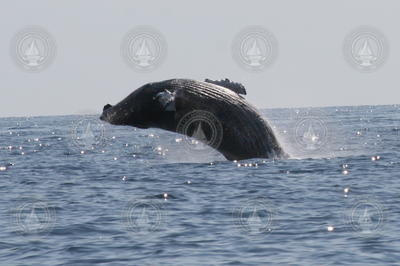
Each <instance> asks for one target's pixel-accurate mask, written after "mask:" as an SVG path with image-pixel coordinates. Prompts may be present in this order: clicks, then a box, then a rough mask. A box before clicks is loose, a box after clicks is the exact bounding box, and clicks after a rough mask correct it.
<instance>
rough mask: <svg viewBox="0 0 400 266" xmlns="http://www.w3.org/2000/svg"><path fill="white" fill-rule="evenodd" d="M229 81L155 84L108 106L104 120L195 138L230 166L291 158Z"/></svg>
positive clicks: (239, 88) (236, 85)
mask: <svg viewBox="0 0 400 266" xmlns="http://www.w3.org/2000/svg"><path fill="white" fill-rule="evenodd" d="M242 95H246V89H245V87H244V86H243V85H242V84H240V83H236V82H232V81H230V80H229V79H225V80H219V81H218V80H216V81H214V80H209V79H206V80H205V81H204V82H202V81H196V80H191V79H170V80H165V81H160V82H151V83H147V84H145V85H143V86H142V87H140V88H138V89H136V90H135V91H133V92H132V93H131V94H130V95H128V96H127V97H126V98H125V99H123V100H122V101H121V102H119V103H118V104H116V105H114V106H112V105H110V104H107V105H105V106H104V108H103V113H102V115H101V116H100V119H101V120H103V121H106V122H108V123H110V124H112V125H127V126H133V127H138V128H160V129H164V130H168V131H172V132H176V133H179V134H182V135H186V136H189V137H192V138H196V139H198V140H199V141H200V142H202V143H204V144H206V145H208V146H210V147H212V148H214V149H215V150H217V151H219V152H220V153H221V154H222V155H223V156H224V157H225V158H226V159H228V160H244V159H250V158H285V157H287V154H286V153H285V152H284V151H283V149H282V148H281V146H280V145H279V143H278V140H277V138H276V136H275V135H274V133H273V130H272V128H271V127H270V126H269V125H268V123H267V122H266V121H265V120H264V119H263V117H262V115H261V114H260V113H259V112H258V111H257V109H256V108H255V107H253V106H252V105H251V104H249V103H248V102H247V101H246V100H245V99H244V97H243V96H242Z"/></svg>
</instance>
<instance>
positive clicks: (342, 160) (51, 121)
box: [0, 105, 400, 266]
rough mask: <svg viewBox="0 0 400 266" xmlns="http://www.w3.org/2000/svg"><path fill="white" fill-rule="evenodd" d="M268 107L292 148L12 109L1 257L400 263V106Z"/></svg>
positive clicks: (81, 261) (0, 125) (4, 150)
mask: <svg viewBox="0 0 400 266" xmlns="http://www.w3.org/2000/svg"><path fill="white" fill-rule="evenodd" d="M263 114H265V117H266V119H267V120H268V121H269V123H270V124H271V125H272V126H273V128H274V131H275V132H276V134H277V136H278V137H279V140H280V143H281V144H282V146H283V148H284V150H285V151H286V152H287V153H289V154H290V155H291V157H290V158H289V159H282V160H273V159H252V160H246V161H238V162H231V161H226V160H225V159H224V158H223V157H222V156H220V155H218V154H216V153H215V152H213V151H212V150H207V148H205V147H204V145H203V144H201V142H200V143H199V142H196V141H193V139H187V138H185V137H183V136H181V135H178V134H174V133H170V132H165V131H161V130H157V129H134V128H133V127H122V126H110V125H105V124H103V123H102V122H101V121H100V120H99V119H98V115H97V116H96V115H92V116H88V115H73V116H51V117H20V118H0V178H1V182H0V195H1V197H0V217H1V218H0V265H7V266H9V265H94V264H96V265H400V222H399V221H400V182H399V180H400V106H398V105H390V106H361V107H330V108H318V109H267V110H263ZM196 145H200V146H199V148H197V146H196ZM201 145H203V146H201Z"/></svg>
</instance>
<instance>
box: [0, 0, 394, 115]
mask: <svg viewBox="0 0 400 266" xmlns="http://www.w3.org/2000/svg"><path fill="white" fill-rule="evenodd" d="M238 2H239V1H236V3H235V1H232V0H224V1H222V0H219V1H204V0H203V1H187V0H186V1H183V0H182V1H176V0H169V1H151V0H150V1H149V0H148V1H134V0H129V1H116V0H112V1H111V0H108V1H100V0H85V1H82V0H75V1H73V0H68V1H66V0H65V1H54V0H47V1H44V0H35V1H32V0H26V1H21V0H19V1H11V0H8V1H3V2H2V8H1V9H0V32H1V39H0V59H1V60H0V80H1V82H0V90H1V93H2V94H1V97H0V106H1V109H0V116H16V115H19V116H25V115H58V114H77V113H82V112H86V111H93V112H99V113H100V111H101V110H102V107H103V105H104V104H106V103H111V104H114V103H116V102H118V101H119V100H121V99H122V98H123V97H125V96H126V95H128V94H129V93H130V92H131V91H133V90H134V89H135V88H137V87H139V86H141V85H143V84H144V83H147V82H151V81H158V80H164V79H170V78H192V79H199V80H202V79H204V78H212V79H220V78H226V77H227V78H230V79H231V80H234V81H237V82H242V83H243V84H244V85H245V86H246V88H247V92H248V95H247V99H248V100H249V101H250V102H252V103H253V104H255V105H256V106H258V107H261V108H270V107H271V108H272V107H299V106H332V105H363V104H392V103H399V102H400V100H399V95H400V93H399V90H400V86H399V84H400V74H399V70H400V63H399V62H400V33H399V29H398V26H399V23H400V19H399V10H400V1H398V0H392V1H390V0H385V1H378V0H370V1H368V0H357V1H356V0H331V1H323V0H301V1H298V0H292V1H289V0H279V1H278V0H275V1H266V0H260V1H255V0H250V1H240V3H238ZM31 25H37V26H41V27H42V28H44V29H46V30H47V31H48V32H49V33H50V34H51V36H52V37H53V38H54V40H55V42H56V50H57V53H56V56H55V57H54V61H53V62H52V63H51V64H49V65H48V66H47V68H45V69H44V70H43V71H41V72H38V73H29V72H27V71H24V70H23V69H21V67H19V66H18V65H17V64H16V59H15V56H14V55H12V52H10V51H15V47H13V45H14V44H12V40H13V38H15V36H16V34H17V33H18V32H19V31H20V30H23V29H24V28H26V27H27V26H31ZM138 25H150V26H152V27H153V28H155V29H157V30H158V31H159V32H161V33H162V35H163V36H164V38H165V41H166V43H167V47H165V48H167V54H166V58H165V60H164V62H163V63H162V64H161V65H160V66H159V67H158V68H156V69H154V70H153V71H150V72H147V73H143V72H138V71H136V70H135V69H134V68H131V67H129V66H128V65H127V64H126V62H125V61H124V59H123V58H122V56H121V42H123V39H124V36H125V35H126V34H127V33H128V32H129V31H130V30H131V29H133V28H135V27H136V26H138ZM249 25H259V26H262V27H264V28H266V29H267V30H268V31H269V32H271V33H272V34H273V35H274V36H275V39H276V41H277V43H276V44H275V46H274V51H276V50H278V53H277V54H276V58H275V60H274V62H273V63H272V64H271V65H269V66H268V67H267V68H265V69H264V70H263V71H259V72H251V71H248V70H246V69H245V68H243V67H242V66H241V65H239V64H238V63H237V62H236V61H235V60H234V59H233V57H232V52H231V50H232V49H231V47H232V41H233V40H234V39H235V36H237V35H238V33H239V32H240V31H241V30H243V29H244V28H246V27H247V26H249ZM361 25H369V26H372V27H374V28H375V29H377V30H378V31H379V32H381V33H382V34H383V35H384V37H385V40H386V41H387V43H385V46H384V47H383V50H384V51H383V52H388V54H387V56H386V60H385V63H384V64H383V65H381V66H379V67H378V68H377V69H376V70H375V71H373V72H370V73H362V72H360V71H358V70H357V69H356V68H355V67H352V66H351V65H350V64H349V62H347V61H346V60H345V57H344V55H343V43H344V40H345V38H346V36H348V34H349V33H350V32H352V31H353V30H354V29H356V28H358V27H359V26H361ZM374 45H375V46H374ZM39 46H40V45H39ZM261 46H262V45H261ZM370 46H371V48H370V49H369V50H372V54H370V56H372V57H374V56H376V54H374V53H376V43H373V41H372V43H370ZM381 48H382V47H381ZM388 48H390V50H389V51H388ZM24 49H25V48H24ZM38 49H39V50H40V47H39V48H38ZM260 49H261V52H263V49H262V47H261V48H259V50H260ZM25 50H26V49H25ZM150 50H151V48H150ZM364 50H365V49H364ZM367 50H368V49H367ZM367 56H368V53H367ZM32 62H33V63H34V61H32ZM370 63H371V62H370ZM372 63H373V59H372ZM367 64H368V62H367Z"/></svg>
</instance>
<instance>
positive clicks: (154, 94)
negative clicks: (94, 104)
mask: <svg viewBox="0 0 400 266" xmlns="http://www.w3.org/2000/svg"><path fill="white" fill-rule="evenodd" d="M174 111H175V102H174V92H173V91H171V89H169V90H168V89H167V88H165V86H163V84H161V83H148V84H146V85H144V86H142V87H140V88H138V89H136V90H135V91H134V92H132V93H131V94H130V95H128V96H127V97H126V98H125V99H123V100H122V101H121V102H119V103H118V104H116V105H114V106H113V105H110V104H107V105H105V106H104V108H103V113H102V115H101V116H100V119H101V120H103V121H106V122H108V123H110V124H112V125H129V126H134V127H138V128H149V127H160V121H164V122H163V123H165V121H166V120H168V119H167V118H168V117H169V116H171V114H172V113H173V112H174Z"/></svg>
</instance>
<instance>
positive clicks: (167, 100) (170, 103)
mask: <svg viewBox="0 0 400 266" xmlns="http://www.w3.org/2000/svg"><path fill="white" fill-rule="evenodd" d="M154 100H156V101H158V102H159V103H160V104H161V107H162V108H163V109H164V111H168V112H175V111H176V108H175V94H174V93H172V92H170V91H168V90H165V91H162V92H159V93H157V94H156V96H155V97H154Z"/></svg>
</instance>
